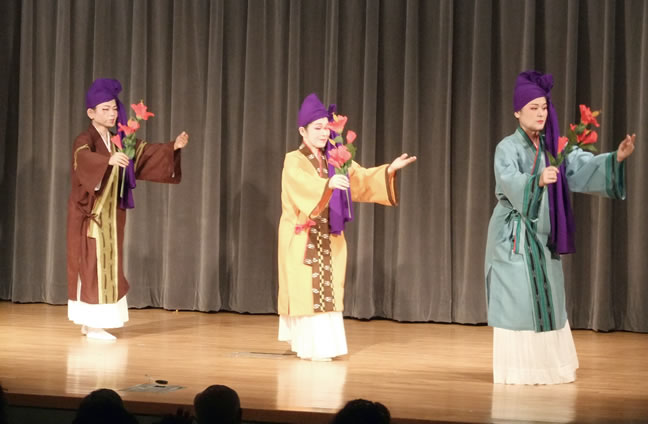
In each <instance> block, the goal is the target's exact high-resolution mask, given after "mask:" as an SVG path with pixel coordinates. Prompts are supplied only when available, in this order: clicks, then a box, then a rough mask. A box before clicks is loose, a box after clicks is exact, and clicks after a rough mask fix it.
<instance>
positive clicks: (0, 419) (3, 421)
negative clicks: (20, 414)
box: [0, 384, 9, 424]
mask: <svg viewBox="0 0 648 424" xmlns="http://www.w3.org/2000/svg"><path fill="white" fill-rule="evenodd" d="M8 409H9V406H8V403H7V397H6V396H5V392H4V388H3V387H2V384H0V424H8V423H9V411H8Z"/></svg>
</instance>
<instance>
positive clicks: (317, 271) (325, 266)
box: [299, 145, 335, 312]
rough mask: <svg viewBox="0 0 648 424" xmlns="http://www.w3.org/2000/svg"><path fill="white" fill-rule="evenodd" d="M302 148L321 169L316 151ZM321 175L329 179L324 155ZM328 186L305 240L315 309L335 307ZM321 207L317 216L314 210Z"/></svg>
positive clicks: (333, 309)
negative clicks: (310, 269) (314, 152)
mask: <svg viewBox="0 0 648 424" xmlns="http://www.w3.org/2000/svg"><path fill="white" fill-rule="evenodd" d="M299 151H300V152H301V153H302V154H303V155H304V156H306V158H307V159H308V160H309V161H310V163H311V164H312V165H313V168H315V170H316V171H317V172H318V174H319V169H320V164H319V162H318V161H317V158H316V157H315V155H314V154H313V153H312V152H311V151H310V150H309V149H308V147H306V146H305V145H302V146H301V147H300V148H299ZM322 161H323V163H322V175H321V176H322V178H326V179H328V164H327V163H326V158H322ZM329 191H330V193H328V192H327V191H326V190H325V192H324V195H323V196H322V200H320V202H319V204H318V206H317V207H316V208H315V209H314V210H313V213H311V219H312V220H313V222H314V224H313V225H310V226H309V227H308V236H307V242H306V252H305V254H304V264H305V265H308V266H310V267H311V268H312V273H311V276H312V288H311V289H312V292H313V311H314V312H333V311H335V292H334V290H333V261H332V257H331V233H330V227H329V221H328V218H329V209H328V200H329V199H330V197H331V194H332V190H329ZM318 208H319V209H320V210H319V213H318V214H317V215H316V216H313V215H314V213H315V211H317V210H318Z"/></svg>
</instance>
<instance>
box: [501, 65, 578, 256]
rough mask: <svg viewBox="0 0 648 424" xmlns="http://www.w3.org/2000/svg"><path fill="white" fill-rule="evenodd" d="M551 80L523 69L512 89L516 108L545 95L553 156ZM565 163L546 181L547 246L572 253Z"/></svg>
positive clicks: (548, 143) (555, 127) (547, 135)
mask: <svg viewBox="0 0 648 424" xmlns="http://www.w3.org/2000/svg"><path fill="white" fill-rule="evenodd" d="M553 84H554V80H553V76H551V74H542V73H540V72H538V71H525V72H522V73H521V74H520V75H518V77H517V80H516V81H515V89H514V91H513V111H514V112H519V111H520V110H521V109H522V108H523V107H524V106H526V105H527V104H528V103H529V102H530V101H531V100H533V99H536V98H538V97H545V98H546V99H547V108H548V115H547V123H546V125H545V137H544V138H545V149H546V150H547V151H548V152H549V153H551V154H552V155H553V156H554V157H556V156H557V153H558V138H559V137H560V129H559V126H558V115H557V114H556V110H555V108H554V105H553V102H552V101H551V89H552V88H553ZM545 163H546V165H547V166H549V165H550V163H549V157H548V156H547V155H545ZM566 174H567V173H566V170H565V163H564V162H563V163H562V164H561V165H560V173H559V174H558V180H557V181H556V183H555V184H549V185H548V186H547V190H548V193H549V215H550V218H551V234H550V235H549V243H548V244H549V248H550V249H551V250H552V251H553V252H555V253H558V254H567V253H573V252H574V251H575V249H574V217H573V215H572V210H571V204H570V202H569V186H568V185H567V177H566Z"/></svg>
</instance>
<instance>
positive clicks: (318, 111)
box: [297, 93, 353, 234]
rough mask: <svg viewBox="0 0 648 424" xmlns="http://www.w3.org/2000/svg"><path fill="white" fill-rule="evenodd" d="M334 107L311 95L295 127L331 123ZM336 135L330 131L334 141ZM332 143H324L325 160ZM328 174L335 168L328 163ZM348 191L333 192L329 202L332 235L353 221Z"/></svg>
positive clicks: (339, 232)
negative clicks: (327, 121) (321, 122)
mask: <svg viewBox="0 0 648 424" xmlns="http://www.w3.org/2000/svg"><path fill="white" fill-rule="evenodd" d="M335 109H336V107H335V105H334V104H331V105H329V107H328V109H327V108H326V107H325V106H324V104H323V103H322V102H321V101H320V99H319V98H318V97H317V95H316V94H315V93H311V94H309V95H308V96H306V98H305V99H304V101H303V103H302V105H301V108H300V109H299V115H298V116H297V125H298V126H299V127H306V126H307V125H308V124H310V123H311V122H313V121H316V120H318V119H320V118H328V120H329V122H331V121H333V113H335ZM336 136H337V134H336V133H335V132H334V131H331V136H330V137H331V138H332V139H334V138H335V137H336ZM334 148H335V146H334V145H333V143H331V142H329V143H326V147H325V148H324V151H325V152H326V158H327V159H328V158H329V156H330V151H331V149H334ZM328 174H329V175H335V168H334V167H333V165H331V164H330V163H329V165H328ZM347 190H348V195H347V194H345V193H344V190H338V189H335V190H333V195H332V196H331V200H330V201H329V224H330V226H331V233H332V234H341V233H342V231H344V226H345V224H346V223H347V222H349V221H352V220H353V205H352V202H351V189H350V188H349V189H347ZM347 199H348V201H347Z"/></svg>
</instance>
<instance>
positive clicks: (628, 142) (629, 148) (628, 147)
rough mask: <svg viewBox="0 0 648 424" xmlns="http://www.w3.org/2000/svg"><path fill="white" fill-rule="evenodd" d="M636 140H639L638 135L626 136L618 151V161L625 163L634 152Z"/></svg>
mask: <svg viewBox="0 0 648 424" xmlns="http://www.w3.org/2000/svg"><path fill="white" fill-rule="evenodd" d="M635 138H637V134H632V136H630V135H626V137H625V138H624V139H623V141H622V142H621V144H619V148H618V149H617V161H619V162H623V161H624V160H626V159H627V158H628V156H630V155H631V154H632V152H634V148H635Z"/></svg>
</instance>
